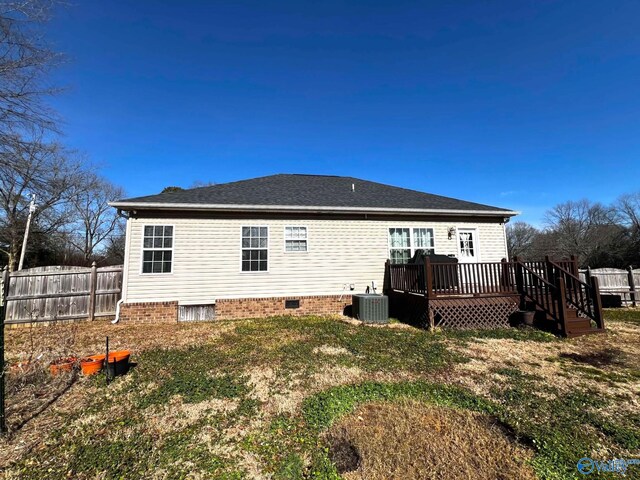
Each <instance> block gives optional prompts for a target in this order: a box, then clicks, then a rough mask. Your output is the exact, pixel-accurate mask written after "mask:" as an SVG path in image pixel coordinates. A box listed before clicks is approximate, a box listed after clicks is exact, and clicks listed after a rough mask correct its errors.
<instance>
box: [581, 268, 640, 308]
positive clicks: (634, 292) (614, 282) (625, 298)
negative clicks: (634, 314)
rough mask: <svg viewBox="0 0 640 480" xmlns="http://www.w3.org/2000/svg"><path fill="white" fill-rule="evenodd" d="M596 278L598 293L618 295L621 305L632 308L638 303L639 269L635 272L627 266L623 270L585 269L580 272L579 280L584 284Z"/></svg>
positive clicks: (639, 287)
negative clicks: (627, 305)
mask: <svg viewBox="0 0 640 480" xmlns="http://www.w3.org/2000/svg"><path fill="white" fill-rule="evenodd" d="M593 277H595V278H597V279H598V281H599V283H600V292H602V293H608V294H614V295H620V299H621V300H622V302H623V303H627V304H631V305H633V306H634V307H635V306H636V305H637V302H638V301H640V268H636V269H635V270H634V269H633V268H632V267H631V266H629V267H627V268H626V269H625V270H622V269H620V268H587V269H584V270H580V278H581V279H582V280H584V281H586V282H588V281H589V279H590V278H593Z"/></svg>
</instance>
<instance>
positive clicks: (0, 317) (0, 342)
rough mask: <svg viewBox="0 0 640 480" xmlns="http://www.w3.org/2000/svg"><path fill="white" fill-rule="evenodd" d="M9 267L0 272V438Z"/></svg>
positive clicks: (3, 420) (2, 430) (3, 414)
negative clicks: (0, 274)
mask: <svg viewBox="0 0 640 480" xmlns="http://www.w3.org/2000/svg"><path fill="white" fill-rule="evenodd" d="M9 281H10V277H9V267H4V270H3V271H2V282H1V283H2V291H0V297H1V298H0V436H1V435H3V434H5V433H7V415H6V411H5V377H6V374H7V372H6V371H5V366H4V323H5V317H6V314H7V296H8V294H9Z"/></svg>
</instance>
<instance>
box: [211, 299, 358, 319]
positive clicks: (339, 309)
mask: <svg viewBox="0 0 640 480" xmlns="http://www.w3.org/2000/svg"><path fill="white" fill-rule="evenodd" d="M286 300H300V308H284V305H285V301H286ZM349 305H351V295H343V296H342V299H341V298H340V296H339V295H323V296H313V297H275V298H238V299H221V300H217V301H216V318H218V319H224V320H227V319H237V318H252V317H253V318H259V317H272V316H277V315H293V316H296V317H298V316H302V315H342V313H343V312H344V309H345V308H346V307H347V306H349Z"/></svg>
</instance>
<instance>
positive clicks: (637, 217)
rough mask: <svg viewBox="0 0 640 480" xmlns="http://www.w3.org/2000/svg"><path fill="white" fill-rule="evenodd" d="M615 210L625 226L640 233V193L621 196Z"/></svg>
mask: <svg viewBox="0 0 640 480" xmlns="http://www.w3.org/2000/svg"><path fill="white" fill-rule="evenodd" d="M614 208H615V210H616V213H617V214H618V217H619V220H620V221H621V222H622V224H623V225H625V226H627V227H628V228H630V229H632V230H634V231H636V232H640V191H639V192H635V193H627V194H625V195H622V196H620V197H619V198H618V200H617V202H616V203H615V204H614Z"/></svg>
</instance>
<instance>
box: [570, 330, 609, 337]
mask: <svg viewBox="0 0 640 480" xmlns="http://www.w3.org/2000/svg"><path fill="white" fill-rule="evenodd" d="M604 332H606V330H605V329H604V328H590V329H589V330H581V331H579V332H573V333H569V332H567V337H569V338H575V337H580V336H582V335H591V334H593V333H604Z"/></svg>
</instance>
